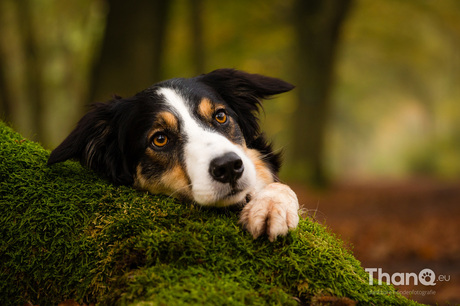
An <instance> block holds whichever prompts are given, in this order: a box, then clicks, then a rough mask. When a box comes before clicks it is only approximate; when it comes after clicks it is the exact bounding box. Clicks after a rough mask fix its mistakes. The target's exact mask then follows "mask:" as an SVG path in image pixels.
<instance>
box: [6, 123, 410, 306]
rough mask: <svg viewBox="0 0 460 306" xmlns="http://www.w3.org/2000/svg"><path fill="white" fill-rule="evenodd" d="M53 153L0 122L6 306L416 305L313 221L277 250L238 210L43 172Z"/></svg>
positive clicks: (72, 172)
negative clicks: (81, 305)
mask: <svg viewBox="0 0 460 306" xmlns="http://www.w3.org/2000/svg"><path fill="white" fill-rule="evenodd" d="M48 156H49V152H48V151H46V150H44V149H43V148H42V147H41V146H40V145H39V144H37V143H34V142H31V141H28V140H25V139H23V138H22V137H21V136H20V135H19V134H17V133H15V132H14V131H12V130H11V129H10V128H9V127H7V126H6V125H5V124H4V123H0V201H1V202H0V207H1V208H0V210H1V211H0V235H1V240H0V300H1V301H3V304H2V305H21V304H23V303H24V302H26V301H31V302H33V303H34V304H40V305H52V304H57V303H58V302H60V301H64V300H66V299H75V300H77V301H79V302H87V303H88V302H98V303H100V304H103V305H105V304H110V305H111V304H122V305H125V304H130V305H131V304H132V305H147V304H148V305H151V304H153V305H156V304H162V305H166V304H232V305H233V304H235V305H238V304H241V305H243V304H297V303H299V302H303V303H310V302H315V303H316V302H318V301H331V300H332V301H334V299H335V298H338V299H339V300H340V301H342V302H343V301H351V300H352V301H357V302H360V303H362V304H365V305H367V304H376V305H379V304H386V305H389V304H415V303H414V302H412V301H409V300H407V299H405V298H404V297H402V296H401V295H400V294H398V293H397V292H396V291H395V289H394V288H393V287H390V286H386V285H385V286H370V285H369V284H368V274H367V273H366V272H365V271H364V270H363V269H362V268H361V266H360V263H359V262H358V261H357V260H356V259H355V258H354V257H353V255H352V254H351V252H350V251H349V250H347V249H346V248H345V247H344V246H343V244H342V242H341V241H340V240H339V239H337V238H336V237H335V236H334V235H332V234H331V233H330V232H329V231H328V230H327V229H326V228H324V227H323V226H321V225H319V224H317V223H315V222H313V221H312V220H310V219H304V220H301V222H300V224H299V227H298V229H296V230H295V231H293V232H291V233H290V234H289V235H288V236H287V237H284V238H279V239H278V240H277V241H275V242H274V243H270V242H269V241H268V240H267V239H266V237H263V238H259V239H257V240H253V239H252V237H251V236H250V235H249V234H248V233H247V232H245V231H244V230H242V229H241V227H240V226H239V225H238V214H237V213H236V212H232V211H230V210H216V209H204V208H202V207H199V206H196V205H193V204H190V203H181V202H178V201H176V200H174V199H171V198H168V197H164V196H152V195H149V194H146V193H142V192H139V191H135V190H133V189H131V188H128V187H115V186H113V185H111V184H109V183H107V182H106V181H104V180H101V179H100V178H98V177H97V176H96V175H95V174H94V173H92V172H91V171H89V170H87V169H84V168H82V167H81V166H80V165H79V164H77V163H76V162H70V161H69V162H65V163H62V164H58V165H54V166H51V167H48V166H46V161H47V158H48ZM376 290H381V291H386V292H389V293H390V294H388V295H372V292H373V291H374V292H375V291H376ZM325 297H331V298H325ZM342 297H346V298H347V299H340V298H342ZM5 301H7V302H6V303H5ZM335 301H337V299H335Z"/></svg>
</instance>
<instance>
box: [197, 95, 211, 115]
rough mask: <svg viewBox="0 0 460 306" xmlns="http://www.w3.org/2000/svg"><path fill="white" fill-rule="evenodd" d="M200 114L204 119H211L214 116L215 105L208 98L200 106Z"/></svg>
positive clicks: (202, 100)
mask: <svg viewBox="0 0 460 306" xmlns="http://www.w3.org/2000/svg"><path fill="white" fill-rule="evenodd" d="M198 113H199V114H200V115H201V116H203V117H204V118H211V117H212V115H213V114H214V104H213V103H212V102H211V100H209V99H208V98H203V99H201V101H200V104H199V105H198Z"/></svg>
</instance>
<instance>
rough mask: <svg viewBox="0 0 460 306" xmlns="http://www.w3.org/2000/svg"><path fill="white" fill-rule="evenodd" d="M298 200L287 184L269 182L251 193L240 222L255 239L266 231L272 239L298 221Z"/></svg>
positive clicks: (293, 226) (294, 226) (284, 232)
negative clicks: (251, 195) (254, 192)
mask: <svg viewBox="0 0 460 306" xmlns="http://www.w3.org/2000/svg"><path fill="white" fill-rule="evenodd" d="M298 210H299V201H298V200H297V196H296V194H295V193H294V191H292V189H291V188H289V186H287V185H284V184H281V183H271V184H268V185H267V186H265V188H263V189H262V190H260V191H259V192H257V193H256V194H254V195H253V197H252V199H251V201H249V203H248V204H247V205H246V206H245V207H244V208H243V211H242V212H241V216H240V223H241V224H242V225H243V226H244V227H245V228H246V229H247V230H248V231H249V232H250V233H251V235H252V236H253V237H254V239H256V238H257V237H259V236H260V235H262V234H263V233H267V235H268V239H269V240H270V241H272V242H273V241H274V240H275V239H276V237H277V236H279V235H286V234H287V233H288V231H289V229H293V228H296V227H297V224H298V223H299V215H298Z"/></svg>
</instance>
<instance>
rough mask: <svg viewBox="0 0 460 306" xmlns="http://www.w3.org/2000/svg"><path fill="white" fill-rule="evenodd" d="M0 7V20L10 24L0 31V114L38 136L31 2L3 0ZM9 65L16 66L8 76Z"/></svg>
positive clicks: (37, 62)
mask: <svg viewBox="0 0 460 306" xmlns="http://www.w3.org/2000/svg"><path fill="white" fill-rule="evenodd" d="M1 9H2V12H1V14H0V19H1V23H0V24H1V25H2V26H9V27H10V28H8V29H3V31H2V34H3V35H4V36H5V37H6V38H5V37H2V39H0V54H1V60H2V63H1V66H0V69H1V72H0V74H1V76H0V90H1V100H2V101H1V111H2V113H3V114H2V117H3V118H5V119H6V120H8V121H9V122H10V123H13V124H15V126H16V128H17V129H18V130H21V131H27V132H29V131H30V130H32V131H33V134H29V135H28V137H29V138H32V139H34V140H38V136H40V135H42V132H43V129H44V120H43V104H44V100H43V94H42V92H43V84H42V82H41V71H42V68H43V67H42V61H41V59H40V55H39V43H40V42H39V41H37V39H36V37H35V35H34V30H35V29H34V25H33V22H32V20H33V19H32V2H31V1H28V0H24V1H3V2H2V7H1ZM11 35H15V36H16V37H15V39H14V40H13V41H11V40H8V37H9V38H11ZM13 57H14V58H13ZM11 65H17V66H18V67H14V68H15V69H14V71H15V72H17V75H14V76H11V74H12V73H10V70H12V67H11ZM8 79H10V80H8ZM18 89H19V90H18ZM18 91H20V92H18Z"/></svg>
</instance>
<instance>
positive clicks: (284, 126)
mask: <svg viewBox="0 0 460 306" xmlns="http://www.w3.org/2000/svg"><path fill="white" fill-rule="evenodd" d="M224 67H228V68H236V69H241V70H245V71H248V72H251V73H259V74H264V75H269V76H273V77H278V78H281V79H284V80H286V81H288V82H291V83H293V84H295V85H296V86H297V87H296V89H295V90H293V91H292V92H290V93H287V94H283V95H281V96H280V97H279V98H277V99H274V100H271V101H266V103H265V104H264V108H265V112H264V113H263V115H262V124H263V125H264V130H265V131H266V132H267V133H268V134H269V136H271V137H273V138H274V140H275V145H276V147H277V148H278V149H284V151H285V166H284V170H283V172H282V175H281V177H282V178H283V179H284V180H288V181H297V182H300V183H299V185H298V186H297V191H298V193H299V198H300V200H301V203H302V204H305V207H307V208H309V209H312V208H313V209H314V208H315V207H316V211H315V212H314V214H315V215H316V218H319V219H321V218H322V217H323V216H324V217H325V218H326V219H327V224H328V225H329V226H331V227H332V229H333V230H334V231H335V232H337V233H339V234H341V235H343V237H344V239H345V240H347V241H350V242H352V243H353V244H354V245H355V254H356V256H357V257H358V258H359V259H360V260H362V261H363V265H365V266H368V267H369V266H372V265H374V267H381V268H384V271H386V272H391V271H399V272H405V271H404V269H409V271H408V272H418V271H419V270H421V269H422V268H429V267H435V268H436V269H438V270H436V271H442V272H443V273H444V274H446V275H447V274H452V277H453V279H456V280H457V281H455V282H454V281H452V282H451V283H450V284H444V285H445V286H441V287H436V289H437V291H438V293H437V295H436V297H421V296H419V297H417V296H416V297H414V298H416V299H417V298H419V299H420V300H421V301H424V302H434V301H436V302H443V301H444V299H450V301H457V302H460V293H458V292H457V290H455V288H458V285H460V255H459V254H460V246H459V241H460V240H459V237H458V233H459V232H460V225H459V222H458V220H459V218H460V210H459V205H458V204H459V203H460V188H459V184H458V182H459V180H460V103H459V101H460V86H459V84H460V1H458V0H443V1H432V0H408V1H400V0H367V1H366V0H252V1H246V0H232V1H211V0H171V1H163V0H136V1H124V0H65V1H62V0H0V118H1V119H3V120H5V121H7V122H9V123H10V124H11V125H12V126H13V128H14V129H16V130H17V131H19V132H21V133H22V134H23V135H24V136H26V137H28V138H32V139H34V140H37V141H40V142H41V143H42V144H43V145H44V146H45V147H47V148H49V149H53V148H54V147H55V146H57V145H58V144H59V143H60V142H61V141H62V140H63V139H64V138H65V137H66V136H67V134H68V133H69V132H70V131H71V129H72V128H73V127H74V126H75V125H76V122H77V121H78V119H79V118H80V117H81V116H82V115H83V114H84V113H85V111H86V110H87V108H88V105H89V104H91V103H94V102H101V101H106V100H109V99H110V98H111V96H112V95H113V94H119V95H122V96H129V95H133V94H135V93H136V92H138V91H140V90H142V89H144V88H146V87H148V86H150V85H151V84H153V83H155V82H157V81H160V80H163V79H168V78H172V77H192V76H195V75H197V74H201V73H205V72H209V71H212V70H214V69H217V68H224ZM420 178H424V179H422V180H421V179H420ZM426 178H430V179H429V180H428V181H426V180H425V179H426ZM394 180H396V181H399V182H401V181H404V182H406V183H404V184H402V185H401V184H400V183H398V184H397V185H391V184H390V185H388V182H392V181H394ZM328 182H329V183H332V184H331V185H330V186H331V187H330V189H329V192H328V193H327V192H326V193H324V191H323V192H319V193H316V192H317V191H315V190H313V189H309V188H307V187H306V186H318V185H325V184H326V183H328ZM333 182H342V185H340V186H338V187H337V185H335V187H333V186H334V183H333ZM350 182H361V183H362V182H364V185H360V184H361V183H360V184H358V185H353V186H351V187H350V185H347V184H349V183H350ZM433 182H434V183H433ZM344 183H345V185H344ZM294 186H295V185H294ZM392 269H393V270H392ZM425 289H426V288H425Z"/></svg>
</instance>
